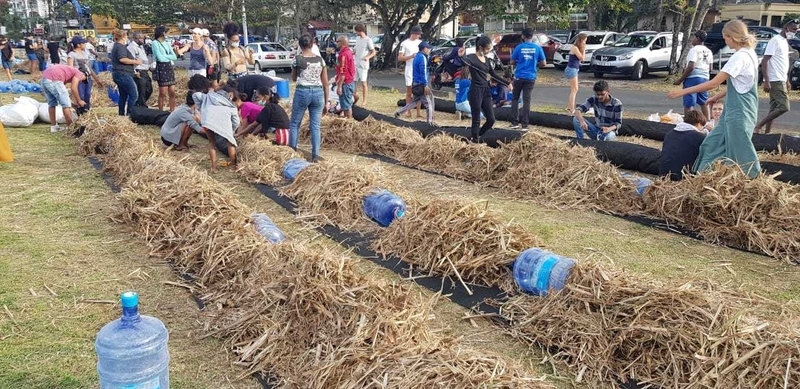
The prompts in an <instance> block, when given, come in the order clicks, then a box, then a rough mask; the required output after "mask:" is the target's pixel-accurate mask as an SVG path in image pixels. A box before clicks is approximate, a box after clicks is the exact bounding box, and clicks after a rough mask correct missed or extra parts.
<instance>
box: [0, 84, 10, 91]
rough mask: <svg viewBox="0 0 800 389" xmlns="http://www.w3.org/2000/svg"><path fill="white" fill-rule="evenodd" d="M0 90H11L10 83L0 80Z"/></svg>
mask: <svg viewBox="0 0 800 389" xmlns="http://www.w3.org/2000/svg"><path fill="white" fill-rule="evenodd" d="M0 92H2V93H8V92H11V83H8V82H0Z"/></svg>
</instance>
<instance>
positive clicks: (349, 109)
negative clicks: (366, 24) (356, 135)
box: [336, 35, 356, 118]
mask: <svg viewBox="0 0 800 389" xmlns="http://www.w3.org/2000/svg"><path fill="white" fill-rule="evenodd" d="M336 45H337V46H339V59H338V62H339V64H338V65H337V66H336V94H337V95H339V104H341V106H342V112H344V116H345V117H347V118H352V117H353V98H354V97H353V96H354V94H355V91H356V83H355V77H356V66H355V58H354V57H353V52H352V51H351V50H350V47H349V46H348V42H347V37H346V36H344V35H342V36H340V37H339V39H338V40H337V41H336Z"/></svg>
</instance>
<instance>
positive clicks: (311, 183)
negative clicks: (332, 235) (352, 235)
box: [280, 161, 388, 230]
mask: <svg viewBox="0 0 800 389" xmlns="http://www.w3.org/2000/svg"><path fill="white" fill-rule="evenodd" d="M377 188H383V189H388V188H387V187H386V185H381V184H380V183H379V180H378V175H377V174H376V173H375V172H373V171H370V170H368V169H365V168H360V167H357V166H350V167H347V168H343V167H342V166H339V165H336V164H334V163H331V162H328V161H324V162H322V163H315V164H313V165H311V166H309V167H307V168H306V169H304V170H303V171H301V172H300V173H299V174H298V175H297V176H296V177H295V179H294V181H292V183H291V184H289V185H287V186H284V187H282V188H281V189H280V192H281V194H282V195H284V196H287V197H289V198H291V199H292V200H294V201H295V202H297V204H298V205H299V207H300V211H301V213H303V215H304V218H306V219H307V220H308V221H310V222H312V219H314V220H313V222H314V223H315V224H319V225H324V224H332V225H337V226H339V227H340V228H342V229H345V230H349V229H352V228H354V226H355V225H356V224H357V223H359V222H362V221H366V220H367V219H366V216H365V215H364V210H363V205H362V204H363V200H364V196H366V195H368V194H370V193H372V192H373V191H375V190H376V189H377Z"/></svg>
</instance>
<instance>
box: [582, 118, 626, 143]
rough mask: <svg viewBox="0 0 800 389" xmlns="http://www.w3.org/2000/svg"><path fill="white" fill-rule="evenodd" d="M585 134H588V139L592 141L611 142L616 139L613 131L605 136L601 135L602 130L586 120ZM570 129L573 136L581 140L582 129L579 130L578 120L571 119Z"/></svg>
mask: <svg viewBox="0 0 800 389" xmlns="http://www.w3.org/2000/svg"><path fill="white" fill-rule="evenodd" d="M584 121H586V132H588V133H589V138H590V139H593V140H608V141H612V140H614V139H617V133H616V132H615V131H610V132H609V133H607V134H603V130H601V129H600V127H597V125H596V124H594V123H592V122H590V121H588V120H586V119H585V118H584ZM572 128H574V129H575V135H576V136H577V137H578V139H583V128H581V121H580V120H578V118H576V117H574V118H572Z"/></svg>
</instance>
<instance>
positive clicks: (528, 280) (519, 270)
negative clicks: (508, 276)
mask: <svg viewBox="0 0 800 389" xmlns="http://www.w3.org/2000/svg"><path fill="white" fill-rule="evenodd" d="M573 266H575V260H573V259H570V258H564V257H562V256H560V255H556V254H553V253H551V252H549V251H546V250H542V249H538V248H529V249H527V250H525V251H523V252H521V253H520V254H519V256H517V259H516V260H515V261H514V281H516V283H517V285H518V286H519V288H520V289H522V290H523V291H524V292H526V293H531V294H535V295H537V296H541V297H544V296H547V292H548V291H549V290H555V291H559V290H561V289H563V288H564V284H565V283H566V282H567V277H568V276H569V272H570V270H572V267H573Z"/></svg>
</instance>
